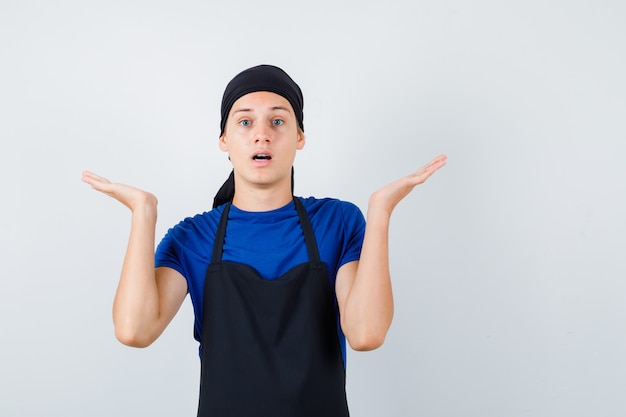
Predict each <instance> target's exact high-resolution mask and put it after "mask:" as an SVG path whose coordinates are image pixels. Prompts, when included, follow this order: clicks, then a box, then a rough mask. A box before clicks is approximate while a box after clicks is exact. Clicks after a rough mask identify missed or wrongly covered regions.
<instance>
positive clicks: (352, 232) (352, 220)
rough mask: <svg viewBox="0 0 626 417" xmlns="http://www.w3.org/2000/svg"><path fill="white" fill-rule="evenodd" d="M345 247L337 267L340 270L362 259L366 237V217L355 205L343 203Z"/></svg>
mask: <svg viewBox="0 0 626 417" xmlns="http://www.w3.org/2000/svg"><path fill="white" fill-rule="evenodd" d="M341 209H342V213H343V224H344V247H343V250H342V254H341V258H340V259H339V263H338V265H337V267H338V268H340V267H341V266H342V265H344V264H347V263H348V262H352V261H358V260H359V258H360V257H361V248H362V247H363V237H364V236H365V217H363V213H361V210H360V209H359V208H358V207H357V206H356V205H354V204H353V203H349V202H343V203H342V206H341Z"/></svg>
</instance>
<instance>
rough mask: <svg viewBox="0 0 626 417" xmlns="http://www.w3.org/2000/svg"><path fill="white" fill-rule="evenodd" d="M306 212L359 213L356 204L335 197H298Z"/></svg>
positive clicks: (359, 210) (313, 213)
mask: <svg viewBox="0 0 626 417" xmlns="http://www.w3.org/2000/svg"><path fill="white" fill-rule="evenodd" d="M299 198H300V201H302V204H303V205H304V207H305V208H306V211H307V213H308V214H311V215H315V214H318V213H321V214H324V213H329V212H331V213H332V212H341V213H345V214H346V215H353V214H360V213H361V209H359V208H358V207H357V206H356V204H354V203H351V202H349V201H343V200H339V199H336V198H316V197H299Z"/></svg>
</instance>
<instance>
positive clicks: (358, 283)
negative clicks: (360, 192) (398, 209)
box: [342, 201, 393, 350]
mask: <svg viewBox="0 0 626 417" xmlns="http://www.w3.org/2000/svg"><path fill="white" fill-rule="evenodd" d="M390 214H391V213H390V212H389V211H387V210H385V209H382V208H380V207H379V206H377V205H376V202H375V201H370V205H369V207H368V213H367V226H366V229H365V237H364V240H363V248H362V250H361V257H360V260H359V262H358V268H357V271H356V275H355V278H354V282H353V283H352V286H351V288H350V292H349V293H348V294H347V297H346V300H345V307H344V311H343V313H342V328H343V329H344V333H345V334H346V337H347V338H348V342H349V343H350V346H351V347H352V348H353V349H355V350H372V349H376V348H377V347H379V346H380V345H382V344H383V342H384V340H385V336H386V335H387V331H388V330H389V327H390V326H391V320H392V318H393V293H392V288H391V278H390V274H389V243H388V242H389V219H390Z"/></svg>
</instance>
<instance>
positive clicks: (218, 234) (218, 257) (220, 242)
mask: <svg viewBox="0 0 626 417" xmlns="http://www.w3.org/2000/svg"><path fill="white" fill-rule="evenodd" d="M230 205H231V203H230V202H228V203H226V205H225V206H224V212H223V213H222V217H221V218H220V224H219V225H218V226H217V230H216V231H215V242H214V243H213V255H211V263H212V264H216V263H219V262H222V250H223V249H224V238H225V237H226V223H228V212H229V211H230Z"/></svg>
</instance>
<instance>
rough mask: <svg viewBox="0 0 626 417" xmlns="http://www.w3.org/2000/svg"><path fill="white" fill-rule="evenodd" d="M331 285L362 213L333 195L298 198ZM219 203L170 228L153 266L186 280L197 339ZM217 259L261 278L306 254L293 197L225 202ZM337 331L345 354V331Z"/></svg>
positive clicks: (354, 245)
mask: <svg viewBox="0 0 626 417" xmlns="http://www.w3.org/2000/svg"><path fill="white" fill-rule="evenodd" d="M301 201H302V203H303V204H304V207H305V209H306V212H307V215H308V216H309V220H310V221H311V225H312V227H313V232H314V234H315V238H316V240H317V246H318V250H319V252H320V258H321V260H322V261H323V262H324V263H325V264H326V268H327V271H328V275H329V280H330V285H331V287H332V289H333V292H334V289H335V278H336V276H337V271H338V270H339V268H340V267H341V266H342V265H344V264H346V263H348V262H351V261H356V260H358V259H359V257H360V254H361V246H362V244H363V236H364V233H365V219H364V218H363V214H362V213H361V211H360V210H359V208H358V207H356V206H355V205H354V204H352V203H348V202H345V201H340V200H336V199H330V198H325V199H316V198H314V197H309V198H301ZM223 211H224V206H223V205H222V206H220V207H217V208H215V209H213V210H211V211H209V212H205V213H202V214H198V215H196V216H194V217H190V218H187V219H185V220H183V221H182V222H180V223H179V224H177V225H176V226H174V227H173V228H171V229H170V230H169V231H168V232H167V234H166V235H165V237H164V238H163V240H161V243H160V244H159V246H158V247H157V250H156V254H155V266H156V267H169V268H173V269H175V270H176V271H178V272H180V273H181V275H182V276H183V277H185V279H186V280H187V288H188V291H189V294H190V296H191V301H192V304H193V309H194V314H195V327H194V333H195V337H196V339H197V340H198V341H199V342H200V341H201V340H202V326H201V323H202V302H203V295H204V278H205V275H206V269H207V266H208V265H209V263H210V262H211V254H212V251H213V242H214V240H215V232H216V230H217V226H218V224H219V221H220V218H221V216H222V213H223ZM222 260H223V261H225V262H235V263H241V264H246V265H249V266H251V267H253V268H255V269H256V270H257V271H258V272H259V274H260V275H261V277H262V278H264V279H276V278H279V277H280V276H281V275H282V274H284V273H285V272H287V271H288V270H289V269H291V268H292V267H294V266H296V265H299V264H301V263H304V262H307V261H308V260H309V257H308V254H307V250H306V245H305V243H304V235H303V234H302V228H301V227H300V220H299V218H298V213H297V211H296V208H295V205H294V203H293V201H291V202H289V204H287V205H286V206H284V207H281V208H279V209H276V210H271V211H267V212H247V211H243V210H240V209H238V208H237V207H235V206H234V205H233V206H231V209H230V212H229V214H228V223H227V225H226V237H225V241H224V252H223V255H222ZM337 320H338V322H337V323H338V332H339V340H340V344H341V350H342V354H343V357H344V360H345V357H346V346H345V337H344V335H343V332H342V331H341V327H340V326H339V318H337Z"/></svg>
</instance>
